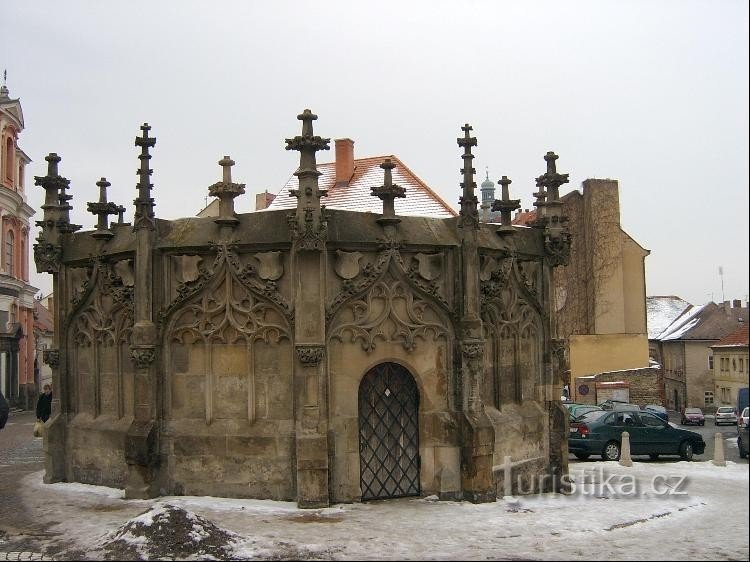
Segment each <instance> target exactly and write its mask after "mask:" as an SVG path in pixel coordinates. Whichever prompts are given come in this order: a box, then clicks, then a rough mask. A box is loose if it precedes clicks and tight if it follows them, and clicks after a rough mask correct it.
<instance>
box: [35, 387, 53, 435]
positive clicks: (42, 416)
mask: <svg viewBox="0 0 750 562" xmlns="http://www.w3.org/2000/svg"><path fill="white" fill-rule="evenodd" d="M51 414H52V386H51V385H49V384H45V385H44V392H43V393H42V394H40V395H39V400H37V401H36V423H35V424H34V436H35V437H41V436H42V425H43V424H44V423H45V422H46V421H47V420H48V419H49V417H50V415H51Z"/></svg>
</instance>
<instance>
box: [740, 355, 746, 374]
mask: <svg viewBox="0 0 750 562" xmlns="http://www.w3.org/2000/svg"><path fill="white" fill-rule="evenodd" d="M744 372H745V360H744V359H743V358H741V357H740V373H744Z"/></svg>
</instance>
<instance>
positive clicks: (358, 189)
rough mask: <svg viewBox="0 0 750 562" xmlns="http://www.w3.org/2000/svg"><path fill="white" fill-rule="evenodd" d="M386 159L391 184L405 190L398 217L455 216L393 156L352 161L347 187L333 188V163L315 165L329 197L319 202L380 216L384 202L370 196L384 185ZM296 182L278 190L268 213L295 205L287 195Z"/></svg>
mask: <svg viewBox="0 0 750 562" xmlns="http://www.w3.org/2000/svg"><path fill="white" fill-rule="evenodd" d="M386 158H390V159H391V161H392V162H393V163H394V164H396V167H395V168H394V170H393V183H395V184H397V185H400V186H401V187H403V188H404V189H406V198H398V199H396V200H395V208H396V214H397V215H404V216H408V215H411V216H423V217H424V216H426V217H438V218H449V217H455V216H457V213H456V211H454V210H453V209H452V208H451V207H450V206H449V205H448V204H447V203H446V202H445V201H443V200H442V199H441V198H440V196H439V195H438V194H437V193H435V192H434V191H433V190H432V189H430V188H429V186H427V184H425V183H424V182H423V181H422V180H421V179H419V178H418V177H417V176H416V175H415V174H414V172H412V171H411V170H410V169H409V168H407V167H406V166H405V165H404V163H403V162H401V160H399V159H398V158H397V157H396V156H393V155H390V156H375V157H371V158H356V159H355V160H354V174H353V176H352V179H351V180H350V181H349V183H348V184H347V185H342V186H338V187H337V186H335V183H336V163H335V162H330V163H326V164H318V171H319V172H321V175H320V176H319V177H318V186H319V187H320V188H321V189H327V190H328V196H327V197H323V198H321V200H320V203H321V204H322V205H325V206H326V207H328V208H331V209H343V210H347V211H361V212H366V213H368V212H369V213H376V214H381V213H382V212H383V202H382V201H381V200H380V199H378V198H377V197H374V196H372V195H371V194H370V192H371V190H372V188H373V187H376V186H380V185H383V170H382V168H380V164H382V163H383V161H384V160H385V159H386ZM298 187H299V180H298V179H297V177H296V176H292V177H291V178H289V180H288V181H287V182H286V185H284V187H282V188H281V190H280V191H279V193H278V194H277V195H276V198H275V199H274V200H273V202H272V203H271V204H270V205H269V206H268V209H269V210H274V209H293V208H294V207H296V206H297V199H296V198H295V197H291V196H290V195H289V190H290V189H297V188H298Z"/></svg>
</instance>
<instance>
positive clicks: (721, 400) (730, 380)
mask: <svg viewBox="0 0 750 562" xmlns="http://www.w3.org/2000/svg"><path fill="white" fill-rule="evenodd" d="M749 339H750V333H749V330H748V326H747V324H745V325H744V326H741V327H739V328H737V329H736V330H735V331H734V332H732V333H731V334H729V335H727V336H726V337H724V338H722V339H721V340H719V341H718V342H717V343H716V344H714V345H712V346H711V351H712V352H713V361H712V362H713V368H714V404H715V405H716V406H734V407H736V406H737V393H738V391H739V390H740V389H741V388H747V387H748V373H749V372H750V364H748V340H749Z"/></svg>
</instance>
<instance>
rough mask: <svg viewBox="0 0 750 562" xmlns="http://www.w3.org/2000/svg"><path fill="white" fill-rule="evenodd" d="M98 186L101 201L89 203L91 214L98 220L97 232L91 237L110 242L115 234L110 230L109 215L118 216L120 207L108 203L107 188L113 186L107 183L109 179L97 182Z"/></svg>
mask: <svg viewBox="0 0 750 562" xmlns="http://www.w3.org/2000/svg"><path fill="white" fill-rule="evenodd" d="M96 185H97V186H99V201H98V202H97V203H88V211H89V213H91V214H93V215H96V216H97V218H98V221H97V223H96V230H95V231H94V233H93V234H92V235H91V236H93V237H94V238H97V239H99V240H109V239H110V238H112V237H113V236H114V233H113V232H112V231H111V230H109V215H116V214H117V213H118V207H117V205H115V204H114V203H108V202H107V188H108V187H109V186H110V185H112V184H111V183H109V182H108V181H107V178H102V179H100V180H99V181H98V182H96Z"/></svg>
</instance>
